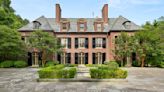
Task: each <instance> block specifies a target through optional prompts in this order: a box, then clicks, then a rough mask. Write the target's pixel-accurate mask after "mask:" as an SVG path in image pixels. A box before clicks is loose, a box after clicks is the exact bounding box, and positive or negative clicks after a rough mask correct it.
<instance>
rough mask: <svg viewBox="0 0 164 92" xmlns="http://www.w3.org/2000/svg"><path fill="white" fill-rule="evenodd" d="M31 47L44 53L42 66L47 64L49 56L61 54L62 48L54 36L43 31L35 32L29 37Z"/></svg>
mask: <svg viewBox="0 0 164 92" xmlns="http://www.w3.org/2000/svg"><path fill="white" fill-rule="evenodd" d="M29 43H30V44H29V45H30V46H31V48H35V49H37V50H38V51H39V52H42V65H43V66H44V65H45V64H46V60H47V59H48V56H49V55H50V54H53V53H59V52H61V49H60V48H61V46H60V44H59V43H58V41H57V38H55V37H54V35H52V34H50V33H48V32H44V31H41V30H37V31H34V32H33V33H32V34H31V36H30V37H29Z"/></svg>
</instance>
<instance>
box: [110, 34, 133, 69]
mask: <svg viewBox="0 0 164 92" xmlns="http://www.w3.org/2000/svg"><path fill="white" fill-rule="evenodd" d="M132 44H133V40H132V37H130V36H129V35H128V34H127V33H125V32H122V33H121V34H120V35H119V36H118V37H117V38H116V39H115V45H114V46H115V49H114V50H113V52H114V53H115V59H116V60H118V61H121V66H123V64H124V58H127V64H128V65H129V66H130V63H129V57H130V56H131V53H132V52H133V51H134V48H133V46H132Z"/></svg>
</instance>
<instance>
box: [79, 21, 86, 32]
mask: <svg viewBox="0 0 164 92" xmlns="http://www.w3.org/2000/svg"><path fill="white" fill-rule="evenodd" d="M84 28H85V25H84V23H80V30H79V31H84Z"/></svg>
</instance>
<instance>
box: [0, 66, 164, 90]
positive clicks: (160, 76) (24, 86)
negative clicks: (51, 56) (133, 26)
mask: <svg viewBox="0 0 164 92" xmlns="http://www.w3.org/2000/svg"><path fill="white" fill-rule="evenodd" d="M124 69H126V70H128V72H129V76H128V78H127V80H128V82H36V79H37V78H38V74H37V70H38V69H35V68H24V69H0V92H164V69H160V68H124Z"/></svg>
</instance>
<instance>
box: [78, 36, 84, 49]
mask: <svg viewBox="0 0 164 92" xmlns="http://www.w3.org/2000/svg"><path fill="white" fill-rule="evenodd" d="M78 40H79V41H78V42H79V43H78V44H79V48H85V38H79V39H78Z"/></svg>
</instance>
